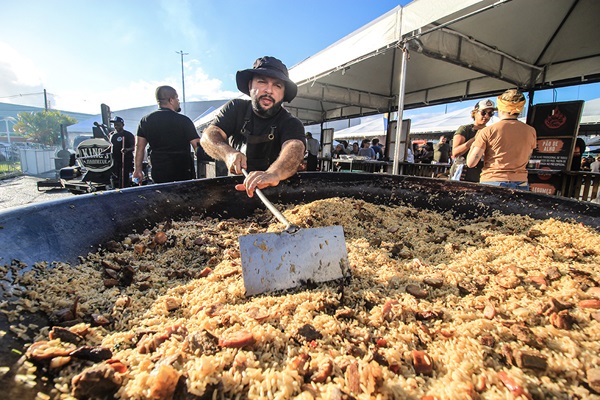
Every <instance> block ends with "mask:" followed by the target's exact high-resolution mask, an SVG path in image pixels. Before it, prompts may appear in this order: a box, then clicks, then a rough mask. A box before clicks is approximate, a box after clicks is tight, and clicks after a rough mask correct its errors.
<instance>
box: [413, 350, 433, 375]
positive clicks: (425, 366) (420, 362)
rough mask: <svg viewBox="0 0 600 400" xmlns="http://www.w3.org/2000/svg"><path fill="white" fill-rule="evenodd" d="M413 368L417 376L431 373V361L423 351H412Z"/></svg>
mask: <svg viewBox="0 0 600 400" xmlns="http://www.w3.org/2000/svg"><path fill="white" fill-rule="evenodd" d="M412 356H413V367H414V369H415V373H417V374H419V375H427V376H429V375H431V374H432V373H433V360H432V359H431V357H430V356H429V355H428V354H427V353H426V352H424V351H420V350H413V352H412Z"/></svg>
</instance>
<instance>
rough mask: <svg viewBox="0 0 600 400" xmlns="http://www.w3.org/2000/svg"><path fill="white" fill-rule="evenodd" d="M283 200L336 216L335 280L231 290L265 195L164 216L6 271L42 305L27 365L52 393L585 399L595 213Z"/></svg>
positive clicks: (596, 302)
mask: <svg viewBox="0 0 600 400" xmlns="http://www.w3.org/2000/svg"><path fill="white" fill-rule="evenodd" d="M284 214H285V215H286V217H287V218H288V219H289V220H290V222H291V223H295V224H298V225H301V226H302V225H304V226H310V227H318V226H331V225H335V224H339V223H340V222H341V223H342V225H343V226H344V231H345V238H346V243H347V247H348V257H349V261H350V264H351V269H352V278H351V281H350V282H349V283H347V284H345V285H344V286H343V287H340V286H339V285H336V284H322V285H319V286H318V287H316V288H311V289H302V290H298V291H293V292H286V293H280V294H276V295H261V296H255V297H252V298H246V297H245V296H244V287H243V280H242V276H241V266H240V258H239V249H238V242H237V238H238V237H239V236H240V235H244V234H248V233H257V232H261V231H265V230H270V231H279V230H280V229H281V226H280V225H277V224H274V223H271V222H272V221H271V219H270V216H269V214H268V213H267V212H266V211H265V212H258V213H257V214H255V215H254V216H252V217H251V218H248V219H246V220H216V219H210V218H193V219H191V220H188V221H166V222H165V223H163V224H161V225H159V226H157V227H155V228H153V229H152V230H148V231H145V232H143V233H141V234H132V235H130V236H129V237H127V238H126V239H125V240H123V241H121V242H113V243H111V244H110V245H109V246H107V247H106V248H105V249H102V250H100V251H98V252H97V253H93V254H89V255H88V256H86V257H82V258H81V263H80V265H78V266H70V265H66V264H62V263H55V265H52V267H49V266H47V265H44V264H37V265H35V266H34V267H33V268H32V269H31V270H30V271H28V272H25V273H23V274H22V276H20V277H19V278H18V279H17V281H16V282H15V284H17V285H19V286H22V287H23V288H24V291H23V294H22V298H21V299H20V304H19V306H20V309H22V310H25V311H26V310H30V311H36V310H42V311H44V312H45V313H47V314H48V315H49V316H51V319H52V321H53V326H52V327H47V328H43V329H41V331H39V330H38V331H35V332H34V331H32V330H31V329H29V330H28V332H23V334H28V335H30V336H31V337H35V339H34V341H35V343H34V344H32V345H31V346H29V347H28V349H27V357H28V360H29V361H28V363H27V366H28V368H29V369H30V367H31V364H29V362H31V363H33V364H34V365H36V366H37V373H38V374H43V373H45V372H46V371H48V370H51V371H52V376H54V377H55V378H54V381H55V388H54V389H53V390H52V393H50V395H51V397H52V398H69V397H70V396H73V397H78V398H86V397H93V396H101V395H109V396H110V395H113V394H114V396H115V397H117V398H122V399H159V398H160V399H168V398H175V399H184V398H195V396H196V397H197V398H201V397H202V396H208V397H204V398H221V396H222V397H225V398H240V399H242V398H255V399H256V398H273V399H288V398H297V399H313V398H327V399H329V398H339V399H341V398H360V399H371V398H380V399H399V398H408V399H440V400H442V399H456V398H460V399H466V398H473V399H475V398H479V399H506V398H510V396H513V397H514V398H518V397H519V396H521V397H520V398H553V399H573V398H580V399H584V398H586V399H589V398H600V396H598V393H600V356H599V355H598V354H600V322H599V321H600V310H599V308H600V284H599V281H600V269H599V268H598V267H599V265H600V235H599V234H598V232H596V231H594V230H593V229H591V228H587V227H584V226H582V225H580V224H571V223H565V222H559V221H556V220H553V219H548V220H543V221H537V220H533V219H531V218H528V217H522V216H501V215H498V216H495V217H492V218H479V219H477V220H471V221H465V220H453V219H450V218H448V217H447V216H445V215H442V214H439V213H436V212H432V211H426V210H418V209H414V208H410V207H387V206H382V205H374V204H370V203H366V202H363V201H360V200H352V199H340V198H333V199H327V200H319V201H315V202H313V203H310V204H306V205H300V206H293V207H290V208H289V209H288V210H286V211H285V213H284ZM12 317H14V318H15V319H17V318H18V316H17V315H12ZM23 328H24V330H25V331H27V327H23ZM90 382H92V383H94V385H92V384H91V383H90ZM98 382H100V383H101V385H100V386H98ZM213 395H215V396H217V397H213Z"/></svg>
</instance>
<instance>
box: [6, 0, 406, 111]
mask: <svg viewBox="0 0 600 400" xmlns="http://www.w3.org/2000/svg"><path fill="white" fill-rule="evenodd" d="M3 3H4V4H3V6H2V15H3V18H2V23H1V24H0V77H1V78H0V102H14V103H19V104H28V105H36V106H40V107H43V104H44V102H43V95H41V94H40V93H42V92H43V89H46V90H47V92H48V93H50V102H51V107H52V108H57V109H63V110H69V111H79V112H89V113H94V114H96V113H99V112H100V104H101V103H106V104H108V105H109V106H111V109H112V110H119V109H123V108H131V107H138V106H145V105H150V104H153V103H154V101H153V97H154V89H155V88H156V86H158V85H161V84H171V85H173V86H174V87H175V88H176V89H178V91H179V92H180V95H181V92H182V90H181V86H182V85H181V56H180V55H179V54H177V53H176V52H177V51H181V50H182V51H183V52H184V53H188V54H187V55H185V56H184V75H185V92H186V100H188V101H190V100H215V99H225V98H231V97H234V96H237V95H239V92H238V91H237V88H236V86H235V72H236V71H237V70H239V69H245V68H249V67H251V66H252V63H253V62H254V60H255V59H256V58H258V57H260V56H263V55H273V56H276V57H278V58H280V59H281V60H282V61H283V62H284V63H285V64H287V66H288V67H292V66H293V65H295V64H297V63H298V62H300V61H302V60H303V59H305V58H307V57H309V56H311V55H313V54H315V53H317V52H318V51H320V50H322V49H324V48H326V47H327V46H329V45H331V44H332V43H334V42H336V41H337V40H339V39H341V38H343V37H344V36H346V35H348V34H350V33H351V32H353V31H355V30H356V29H358V28H360V27H362V26H363V25H365V24H367V23H369V22H370V21H371V20H373V19H375V18H377V17H379V16H380V15H382V14H384V13H386V12H388V11H390V10H391V9H393V8H394V7H395V6H397V5H398V4H407V3H408V1H402V2H400V3H399V2H398V1H397V0H396V1H392V0H321V1H317V0H302V1H298V0H295V1H291V0H279V1H274V0H260V1H257V0H188V1H186V0H164V1H160V0H119V1H116V0H104V1H98V0H56V1H47V0H26V1H11V2H3Z"/></svg>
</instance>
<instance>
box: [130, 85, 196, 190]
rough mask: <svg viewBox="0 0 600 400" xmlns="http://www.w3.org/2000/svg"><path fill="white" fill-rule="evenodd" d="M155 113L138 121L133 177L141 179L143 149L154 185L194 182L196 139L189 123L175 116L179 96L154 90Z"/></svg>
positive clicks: (166, 88)
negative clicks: (156, 106) (156, 104)
mask: <svg viewBox="0 0 600 400" xmlns="http://www.w3.org/2000/svg"><path fill="white" fill-rule="evenodd" d="M156 101H157V102H158V107H159V108H158V110H156V111H153V112H151V113H150V114H148V115H146V116H145V117H143V118H142V120H141V121H140V124H139V126H138V131H137V140H136V144H135V170H134V171H133V177H134V178H137V179H139V180H140V181H141V180H142V179H143V177H144V175H143V172H142V168H143V161H144V155H145V151H146V145H149V147H150V148H149V150H148V155H149V158H150V165H151V166H152V170H151V172H150V174H151V176H152V180H153V181H154V183H164V182H174V181H185V180H189V179H194V178H195V175H196V173H195V168H194V155H193V152H192V149H191V148H190V145H192V147H193V148H194V151H195V150H196V148H197V147H198V145H199V143H200V137H199V136H198V132H196V127H195V126H194V123H193V122H192V120H191V119H189V118H188V117H186V116H185V115H181V114H179V112H180V111H181V107H180V105H179V96H177V91H176V90H175V89H173V88H172V87H171V86H159V87H158V88H157V89H156Z"/></svg>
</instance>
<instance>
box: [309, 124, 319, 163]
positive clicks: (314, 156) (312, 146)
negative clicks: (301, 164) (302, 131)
mask: <svg viewBox="0 0 600 400" xmlns="http://www.w3.org/2000/svg"><path fill="white" fill-rule="evenodd" d="M318 155H319V141H318V140H317V139H314V138H313V137H312V133H310V132H306V170H307V171H316V170H317V164H318Z"/></svg>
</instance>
